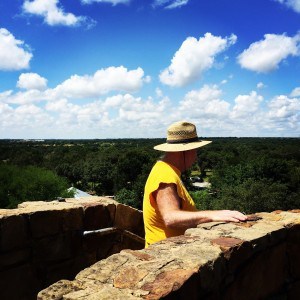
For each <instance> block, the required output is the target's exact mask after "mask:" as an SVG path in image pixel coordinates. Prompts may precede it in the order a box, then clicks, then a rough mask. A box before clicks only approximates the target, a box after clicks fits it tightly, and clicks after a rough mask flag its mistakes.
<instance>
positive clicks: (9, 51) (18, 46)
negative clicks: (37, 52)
mask: <svg viewBox="0 0 300 300" xmlns="http://www.w3.org/2000/svg"><path fill="white" fill-rule="evenodd" d="M31 58H32V53H31V52H30V50H28V47H27V46H26V45H25V44H24V42H23V41H21V40H17V39H16V38H15V37H14V36H13V35H12V34H11V33H10V32H9V31H8V30H7V29H5V28H0V70H4V71H6V70H8V71H9V70H21V69H27V68H29V62H30V60H31Z"/></svg>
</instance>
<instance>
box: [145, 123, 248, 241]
mask: <svg viewBox="0 0 300 300" xmlns="http://www.w3.org/2000/svg"><path fill="white" fill-rule="evenodd" d="M209 143H211V141H200V140H199V139H198V136H197V132H196V126H195V125H194V124H192V123H189V122H186V121H180V122H177V123H174V124H172V125H171V126H170V127H169V128H168V131H167V142H166V143H164V144H160V145H157V146H155V147H154V149H155V150H159V151H164V152H165V155H164V156H163V158H162V159H161V160H160V161H158V162H157V163H156V164H155V165H154V167H153V168H152V170H151V172H150V174H149V177H148V179H147V182H146V185H145V192H144V200H143V216H144V226H145V233H146V236H145V240H146V247H148V246H149V245H150V244H152V243H155V242H158V241H160V240H163V239H165V238H167V237H172V236H177V235H181V234H183V233H184V232H185V230H186V229H187V228H191V227H196V226H197V225H198V224H201V223H206V222H214V221H225V222H240V221H245V220H246V219H247V217H246V216H245V215H244V214H242V213H240V212H238V211H231V210H215V211H198V210H197V209H196V207H195V203H194V201H193V199H192V198H191V196H190V195H189V193H188V191H187V190H186V188H185V187H184V185H183V183H182V181H181V179H180V175H181V173H182V172H184V171H185V170H187V169H188V168H190V167H191V166H192V165H193V163H194V162H195V161H196V158H197V150H196V149H197V148H200V147H203V146H205V145H207V144H209Z"/></svg>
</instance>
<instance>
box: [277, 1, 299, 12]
mask: <svg viewBox="0 0 300 300" xmlns="http://www.w3.org/2000/svg"><path fill="white" fill-rule="evenodd" d="M275 1H277V2H279V3H281V4H284V5H286V6H287V7H289V8H291V9H293V10H294V11H295V12H297V13H300V0H275Z"/></svg>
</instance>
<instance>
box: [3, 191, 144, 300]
mask: <svg viewBox="0 0 300 300" xmlns="http://www.w3.org/2000/svg"><path fill="white" fill-rule="evenodd" d="M95 230H96V231H95ZM143 237H144V231H143V219H142V213H141V212H140V211H138V210H136V209H133V208H131V207H129V206H126V205H122V204H119V203H117V202H115V201H113V200H111V199H108V198H103V197H91V198H81V199H79V200H77V199H76V200H75V199H66V200H65V202H58V201H52V202H25V203H23V204H21V205H20V206H19V208H18V209H12V210H6V209H0V299H1V300H6V299H9V300H13V299H17V300H26V299H36V297H37V293H38V292H39V291H40V290H41V289H43V288H46V287H47V286H49V285H50V284H52V283H54V282H56V281H58V280H60V279H69V280H72V279H74V277H75V275H76V274H77V273H78V272H79V271H80V270H82V269H84V268H86V267H88V266H90V265H92V264H93V263H95V262H97V261H99V260H101V259H102V258H106V257H108V256H110V255H112V254H114V253H118V252H120V251H121V250H122V249H127V248H130V249H141V248H143V247H144V240H143Z"/></svg>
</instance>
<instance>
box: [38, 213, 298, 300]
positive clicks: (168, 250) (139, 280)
mask: <svg viewBox="0 0 300 300" xmlns="http://www.w3.org/2000/svg"><path fill="white" fill-rule="evenodd" d="M299 250H300V210H294V211H290V212H283V211H276V212H273V213H257V214H255V215H252V216H251V217H250V218H249V221H247V222H243V223H224V222H216V223H206V224H202V225H199V226H198V227H197V228H192V229H188V230H187V231H186V233H185V235H182V236H178V237H174V238H169V239H166V240H163V241H161V242H158V243H156V244H153V245H151V246H150V247H149V248H147V249H142V250H136V251H133V250H123V251H121V253H118V254H114V255H112V256H110V257H108V258H107V259H104V260H101V261H99V262H97V263H95V264H94V265H92V266H91V267H89V268H87V269H85V270H83V271H81V272H80V273H79V274H78V275H77V276H76V278H75V280H73V281H67V280H61V281H59V282H57V283H55V284H53V285H52V286H50V287H48V288H47V289H45V290H43V291H41V292H40V293H39V294H38V299H40V300H46V299H64V300H71V299H139V298H144V299H160V298H163V297H166V299H199V298H201V299H202V298H203V299H220V293H222V299H259V298H260V299H261V298H263V299H265V298H264V297H269V296H270V295H273V294H274V293H275V292H276V293H279V292H282V290H283V289H286V290H287V289H288V287H286V286H285V284H286V282H289V284H291V283H292V282H296V281H298V286H299V280H300V259H299ZM291 261H292V262H293V263H292V264H291ZM291 266H292V267H291ZM274 274H275V277H274ZM286 276H290V277H289V278H288V279H287V278H286ZM237 285H238V286H237ZM250 290H251V291H250ZM290 290H291V288H290V287H289V291H290ZM218 296H219V297H218ZM109 297H110V298H109ZM291 299H292V298H291Z"/></svg>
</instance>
